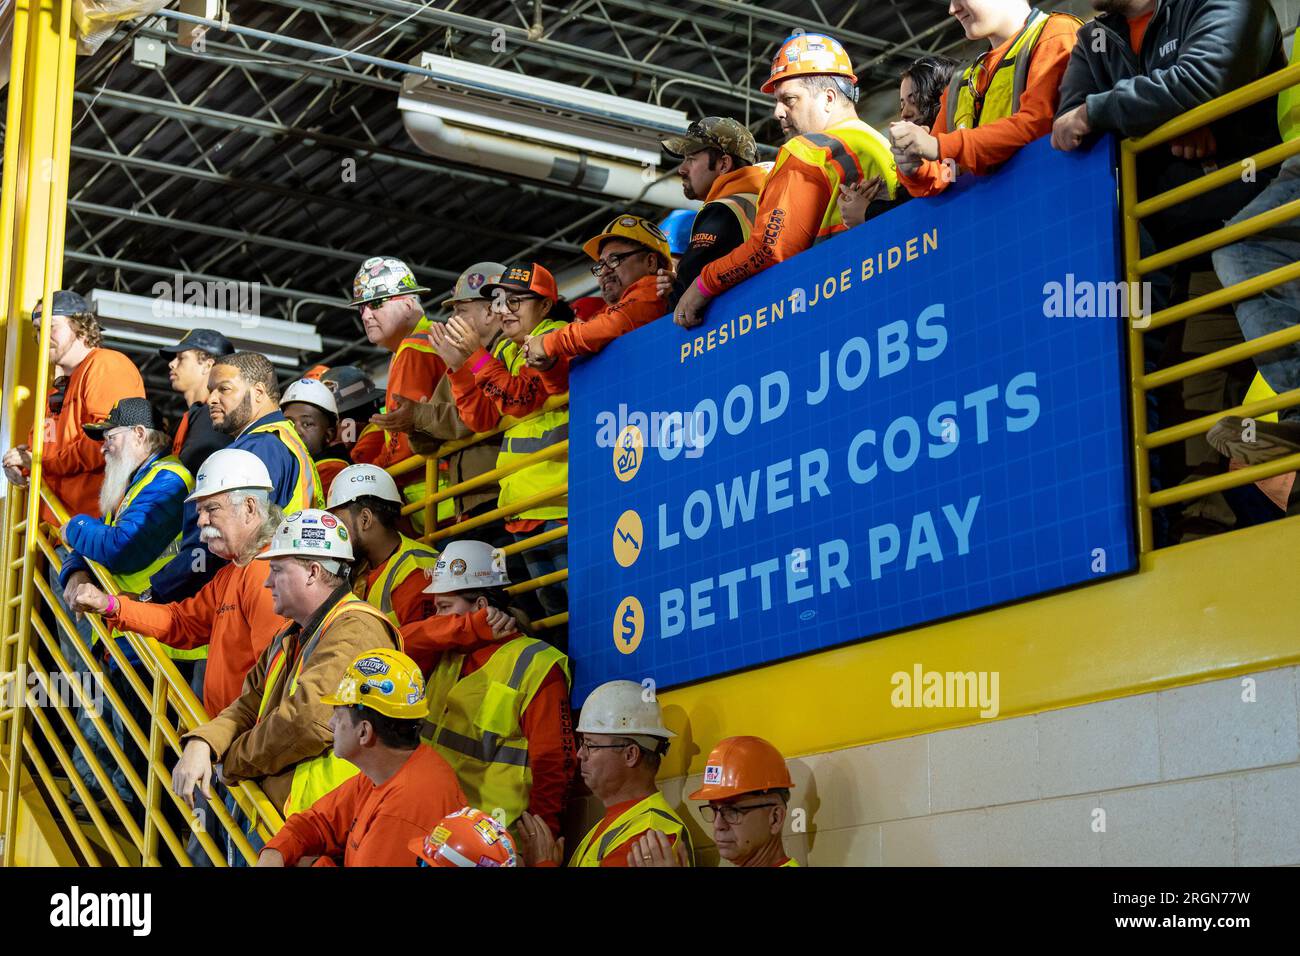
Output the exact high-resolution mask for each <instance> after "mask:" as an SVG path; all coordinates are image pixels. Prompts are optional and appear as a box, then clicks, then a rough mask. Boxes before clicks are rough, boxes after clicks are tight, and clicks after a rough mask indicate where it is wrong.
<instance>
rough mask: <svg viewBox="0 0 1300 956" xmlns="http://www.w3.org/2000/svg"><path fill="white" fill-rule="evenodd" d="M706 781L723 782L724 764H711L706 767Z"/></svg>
mask: <svg viewBox="0 0 1300 956" xmlns="http://www.w3.org/2000/svg"><path fill="white" fill-rule="evenodd" d="M704 782H705V783H706V784H707V783H715V784H716V783H722V766H721V765H720V764H710V765H709V766H707V767H705V768H704Z"/></svg>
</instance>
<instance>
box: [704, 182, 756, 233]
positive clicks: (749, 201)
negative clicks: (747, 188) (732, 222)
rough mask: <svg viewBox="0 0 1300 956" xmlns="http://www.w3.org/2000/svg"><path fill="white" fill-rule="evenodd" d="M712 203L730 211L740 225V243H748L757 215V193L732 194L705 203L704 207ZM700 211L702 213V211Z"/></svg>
mask: <svg viewBox="0 0 1300 956" xmlns="http://www.w3.org/2000/svg"><path fill="white" fill-rule="evenodd" d="M714 203H717V204H718V205H720V206H726V207H727V209H729V210H730V211H731V214H732V215H733V216H735V217H736V222H737V223H739V224H740V241H741V242H742V243H745V242H748V241H749V235H750V233H752V232H753V231H754V217H755V215H757V214H758V193H732V194H731V195H730V196H723V197H721V198H720V199H712V200H710V201H709V202H707V203H705V206H706V207H707V206H712V205H713V204H714ZM700 211H701V212H703V209H701V210H700ZM697 216H698V214H697Z"/></svg>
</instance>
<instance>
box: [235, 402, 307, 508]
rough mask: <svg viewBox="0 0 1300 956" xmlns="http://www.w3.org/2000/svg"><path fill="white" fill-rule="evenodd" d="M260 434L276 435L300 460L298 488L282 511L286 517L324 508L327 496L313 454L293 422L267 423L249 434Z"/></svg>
mask: <svg viewBox="0 0 1300 956" xmlns="http://www.w3.org/2000/svg"><path fill="white" fill-rule="evenodd" d="M258 432H270V433H272V434H274V435H275V436H276V437H278V438H279V439H280V441H282V442H284V445H285V447H286V448H288V449H289V451H290V452H292V453H293V457H294V458H297V459H298V487H296V488H294V490H293V495H292V496H291V497H290V498H289V502H288V504H286V505H285V506H284V507H283V508H282V509H281V510H282V511H283V512H284V513H285V515H286V516H287V515H291V514H293V513H294V512H296V511H302V509H303V508H324V507H325V495H324V493H322V491H321V483H320V475H319V474H318V473H317V472H316V462H314V461H312V457H311V453H310V452H309V451H307V446H306V445H304V444H303V442H302V436H301V435H299V434H298V429H296V428H294V426H293V422H290V421H282V422H267V423H266V424H265V425H258V426H257V427H256V428H254V429H252V430H251V431H250V432H249V434H250V435H255V434H257V433H258Z"/></svg>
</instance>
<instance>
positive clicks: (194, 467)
mask: <svg viewBox="0 0 1300 956" xmlns="http://www.w3.org/2000/svg"><path fill="white" fill-rule="evenodd" d="M184 428H185V434H184V435H183V436H182V439H181V443H180V448H178V449H175V453H176V457H177V458H179V459H180V460H181V463H182V464H184V465H185V467H186V468H188V469H189V470H190V474H192V475H197V474H198V473H199V468H200V466H202V464H203V463H204V462H205V461H207V460H208V456H209V455H211V454H212V453H213V452H214V451H220V450H221V449H222V448H225V447H226V446H227V445H229V444H230V436H229V435H226V434H223V433H222V432H219V431H217V430H216V429H215V428H213V427H212V413H211V412H209V411H208V405H207V403H206V402H195V403H194V404H193V405H191V406H190V409H189V411H187V412H186V413H185V422H184Z"/></svg>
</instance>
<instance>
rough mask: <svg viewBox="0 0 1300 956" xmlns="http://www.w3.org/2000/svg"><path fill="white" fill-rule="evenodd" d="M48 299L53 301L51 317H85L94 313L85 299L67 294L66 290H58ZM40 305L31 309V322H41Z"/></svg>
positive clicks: (71, 293)
mask: <svg viewBox="0 0 1300 956" xmlns="http://www.w3.org/2000/svg"><path fill="white" fill-rule="evenodd" d="M50 298H52V299H53V300H54V308H53V309H52V310H51V314H52V315H85V314H86V313H88V312H92V311H94V310H93V309H91V307H90V303H89V302H87V301H86V299H85V297H84V296H82V295H81V294H80V293H77V292H69V291H68V290H67V289H59V290H58V291H57V292H55V293H54V295H52V296H51V297H50ZM42 311H43V310H42V308H41V303H40V302H37V303H36V308H34V309H32V321H33V322H39V321H40V320H41V312H42Z"/></svg>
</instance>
